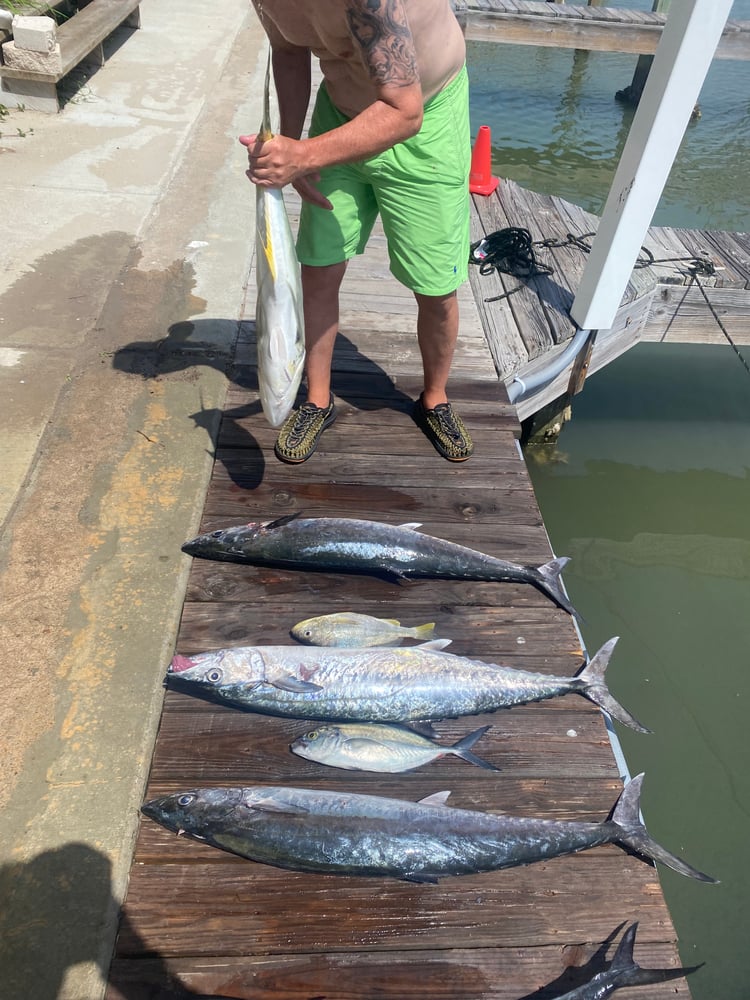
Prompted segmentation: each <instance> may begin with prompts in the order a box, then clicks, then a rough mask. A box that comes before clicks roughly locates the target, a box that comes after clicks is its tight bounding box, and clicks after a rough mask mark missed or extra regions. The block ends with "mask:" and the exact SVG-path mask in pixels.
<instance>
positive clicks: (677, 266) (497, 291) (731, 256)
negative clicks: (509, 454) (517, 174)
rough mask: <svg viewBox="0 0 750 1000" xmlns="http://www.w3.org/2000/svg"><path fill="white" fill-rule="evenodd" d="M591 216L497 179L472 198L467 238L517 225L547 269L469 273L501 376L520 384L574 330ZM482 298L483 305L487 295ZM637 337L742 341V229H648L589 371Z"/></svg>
mask: <svg viewBox="0 0 750 1000" xmlns="http://www.w3.org/2000/svg"><path fill="white" fill-rule="evenodd" d="M598 225H599V218H598V216H596V215H593V214H592V213H590V212H586V211H584V210H583V209H582V208H580V207H579V206H577V205H573V204H571V203H570V202H568V201H565V199H563V198H558V197H556V196H554V195H547V194H539V193H537V192H534V191H528V190H526V189H525V188H522V187H520V186H519V185H518V184H516V183H515V182H514V181H512V180H508V179H505V178H501V180H500V184H499V185H498V187H497V188H496V190H495V192H494V193H493V194H492V195H490V196H488V197H484V196H482V195H474V196H473V210H472V237H471V238H472V240H473V241H477V240H479V239H481V238H482V237H483V236H486V235H488V234H491V233H495V232H498V231H500V230H503V229H506V228H512V227H518V228H522V229H526V230H527V231H528V232H529V235H530V237H531V240H532V241H533V252H534V255H535V257H536V258H537V260H538V263H539V265H541V266H543V267H545V268H549V269H551V273H540V274H538V275H536V276H534V275H532V276H530V277H524V276H521V277H518V276H516V275H515V274H512V273H503V272H498V271H497V270H493V271H492V272H491V273H489V274H481V273H480V268H479V267H478V266H472V267H471V268H470V269H469V279H470V282H471V285H472V288H473V290H474V295H475V297H476V299H477V302H478V304H479V307H480V313H481V317H482V323H483V324H484V329H485V334H486V336H487V342H488V344H489V347H490V351H491V353H492V357H493V360H494V363H495V368H496V370H497V373H498V375H499V377H500V379H501V380H502V381H503V382H504V383H505V385H506V386H510V385H511V383H512V382H513V380H514V379H515V378H520V379H522V380H523V381H524V382H527V381H528V380H529V379H530V378H531V377H533V376H534V375H535V374H536V373H538V372H539V371H540V370H542V369H544V368H546V367H547V366H549V364H550V362H551V361H552V360H553V359H554V358H555V356H556V355H558V354H560V353H562V352H563V350H564V349H565V346H566V344H567V343H569V341H570V340H571V338H572V337H573V335H574V333H575V332H576V326H575V324H574V323H573V321H572V320H571V318H570V315H569V310H570V307H571V305H572V303H573V299H574V297H575V293H576V290H577V289H578V287H579V284H580V281H581V276H582V274H583V270H584V268H585V266H586V261H587V247H590V245H591V242H592V239H593V236H594V234H595V233H596V230H597V228H598ZM488 299H490V300H492V301H487V300H488ZM638 341H651V342H665V341H666V342H669V343H694V344H695V343H700V344H733V345H734V346H737V347H739V346H744V347H747V346H748V345H749V344H750V233H744V232H742V233H726V232H715V231H705V230H694V229H675V228H669V227H663V226H652V227H651V228H650V229H649V230H648V232H647V234H646V237H645V239H644V241H643V248H642V251H641V253H640V255H639V261H638V262H637V264H636V267H635V268H634V270H633V272H632V274H631V277H630V281H629V282H628V285H627V288H626V290H625V294H624V295H623V298H622V302H621V304H620V307H619V309H618V311H617V315H616V318H615V322H614V324H613V326H612V328H611V329H609V330H599V331H597V335H596V341H595V343H594V347H593V352H592V354H591V358H590V360H589V363H588V369H587V372H588V375H592V374H594V372H597V371H599V370H600V369H601V368H603V367H604V366H605V365H607V364H609V362H610V361H613V360H614V359H615V358H617V357H618V356H619V355H620V354H622V353H624V352H625V351H626V350H628V349H629V348H630V347H632V346H633V345H634V344H636V343H637V342H638ZM569 381H570V366H568V367H567V368H566V369H565V370H564V371H563V372H561V373H560V375H558V376H557V377H556V378H555V379H553V380H552V381H550V382H549V383H546V384H545V385H543V386H542V387H541V388H540V389H539V390H537V391H536V392H534V393H530V394H528V395H526V396H524V398H523V399H521V400H519V401H518V403H517V413H518V416H519V417H520V419H522V420H523V419H525V418H526V417H528V416H531V415H532V414H534V413H536V412H537V411H538V410H540V409H541V408H542V407H544V406H546V405H548V404H550V403H552V402H553V401H555V400H558V399H560V398H561V397H563V396H565V394H566V393H567V390H568V383H569Z"/></svg>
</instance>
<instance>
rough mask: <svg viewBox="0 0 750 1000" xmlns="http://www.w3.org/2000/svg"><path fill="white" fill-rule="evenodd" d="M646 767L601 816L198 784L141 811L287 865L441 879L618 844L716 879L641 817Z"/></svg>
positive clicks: (214, 842)
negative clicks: (581, 818) (535, 815)
mask: <svg viewBox="0 0 750 1000" xmlns="http://www.w3.org/2000/svg"><path fill="white" fill-rule="evenodd" d="M642 778H643V775H639V776H638V777H637V778H634V779H633V780H632V781H631V782H630V783H629V784H628V785H626V786H625V788H624V790H623V792H622V794H621V795H620V797H619V799H618V800H617V803H616V805H615V807H614V811H613V813H612V818H611V819H607V820H604V821H603V822H600V823H584V822H577V821H561V820H545V819H528V818H525V817H518V816H508V815H505V814H500V815H494V814H492V813H481V812H475V811H472V810H468V809H451V808H449V807H448V806H446V805H444V803H445V800H446V798H447V796H448V794H449V793H447V792H439V793H437V794H435V795H430V796H428V797H427V798H425V799H421V800H420V801H419V802H409V801H404V800H402V799H390V798H383V797H380V796H376V795H356V794H352V793H348V792H335V791H322V790H314V789H307V788H288V787H273V786H270V787H263V786H253V787H249V788H202V789H190V790H188V791H183V792H176V793H174V794H172V795H165V796H164V797H163V798H157V799H153V800H152V801H150V802H147V803H145V804H144V805H143V806H142V807H141V809H142V812H143V813H144V814H145V815H146V816H148V817H149V818H150V819H153V820H155V821H156V822H157V823H161V825H162V826H165V827H166V828H167V829H169V830H174V831H175V832H176V833H184V834H187V835H188V836H189V837H193V838H196V839H198V840H200V841H202V842H204V843H207V844H209V845H211V846H213V847H218V848H220V849H222V850H225V851H229V852H231V853H232V854H238V855H240V856H241V857H244V858H249V859H251V860H253V861H259V862H262V863H264V864H269V865H274V866H276V867H278V868H286V869H289V870H291V871H303V872H318V873H324V874H337V875H358V876H370V877H383V876H390V877H392V878H399V879H405V880H407V881H410V882H436V881H437V880H438V879H439V878H442V877H443V876H447V875H474V874H477V873H479V872H490V871H496V870H498V869H501V868H512V867H515V866H518V865H528V864H533V863H534V862H535V861H544V860H548V859H549V858H555V857H559V856H561V855H565V854H574V853H577V852H578V851H585V850H587V849H588V848H591V847H598V846H601V845H603V844H619V845H620V846H622V847H624V848H626V849H629V850H631V851H635V852H636V853H638V854H640V855H642V856H644V857H646V858H650V859H651V860H653V861H660V862H661V863H662V864H665V865H667V866H668V867H670V868H672V869H674V871H677V872H679V873H680V874H681V875H686V876H688V877H690V878H695V879H698V880H700V881H702V882H714V881H715V879H713V878H711V876H710V875H706V874H704V873H703V872H700V871H698V870H697V869H696V868H693V867H692V866H691V865H689V864H687V863H686V862H684V861H682V860H681V859H680V858H678V857H677V856H676V855H674V854H671V853H670V852H669V851H667V850H665V849H664V848H663V847H661V846H660V845H659V844H657V843H656V841H654V840H653V839H652V838H651V837H650V836H649V834H648V831H647V830H646V827H645V826H644V825H643V823H641V821H640V816H639V801H640V788H641V781H642Z"/></svg>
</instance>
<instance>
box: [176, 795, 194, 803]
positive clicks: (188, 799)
mask: <svg viewBox="0 0 750 1000" xmlns="http://www.w3.org/2000/svg"><path fill="white" fill-rule="evenodd" d="M194 798H195V796H194V795H191V794H187V795H181V796H180V797H179V799H177V805H178V806H189V805H190V803H191V802H192V801H193V799H194Z"/></svg>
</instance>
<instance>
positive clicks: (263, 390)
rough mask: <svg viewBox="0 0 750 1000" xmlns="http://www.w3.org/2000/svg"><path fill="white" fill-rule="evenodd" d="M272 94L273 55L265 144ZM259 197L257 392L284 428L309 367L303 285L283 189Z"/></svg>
mask: <svg viewBox="0 0 750 1000" xmlns="http://www.w3.org/2000/svg"><path fill="white" fill-rule="evenodd" d="M269 89H270V54H269V61H268V66H267V67H266V82H265V91H264V94H263V122H262V124H261V128H260V132H259V133H258V141H260V142H267V141H268V140H269V139H271V138H272V137H273V133H272V132H271V115H270V110H269ZM255 191H256V204H255V224H256V241H255V250H256V252H255V273H256V278H257V299H256V306H255V335H256V343H257V354H258V391H259V394H260V401H261V406H262V407H263V413H264V414H265V417H266V419H267V420H268V422H269V424H270V425H271V426H272V427H280V426H281V424H283V422H284V421H285V420H286V418H287V417H288V416H289V414H290V413H291V411H292V407H293V405H294V401H295V398H296V396H297V390H298V388H299V384H300V382H301V380H302V372H303V368H304V363H305V333H304V318H303V312H302V283H301V280H300V266H299V261H298V260H297V254H296V252H295V249H294V237H293V236H292V230H291V227H290V225H289V218H288V216H287V214H286V208H285V207H284V197H283V195H282V193H281V189H279V188H270V187H262V186H256V189H255Z"/></svg>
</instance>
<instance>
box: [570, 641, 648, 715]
mask: <svg viewBox="0 0 750 1000" xmlns="http://www.w3.org/2000/svg"><path fill="white" fill-rule="evenodd" d="M618 638H619V637H618V636H615V637H614V638H613V639H610V640H609V641H608V642H605V643H604V645H603V646H602V647H601V649H600V650H599V651H598V653H596V654H595V655H594V657H593V659H592V660H590V661H589V662H588V663H587V664H586V666H585V667H584V668H583V670H581V671H580V673H578V674H577V675H576V680H577V681H578V682H579V684H580V687H578V691H579V693H580V694H582V695H583V696H584V697H585V698H588V699H589V701H593V702H594V704H595V705H598V706H599V708H603V709H604V711H605V712H607V713H608V714H609V715H611V716H612V718H613V719H617V721H618V722H621V723H622V724H623V725H624V726H629V727H630V729H635V731H636V732H637V733H650V732H651V730H650V729H647V728H646V727H645V726H643V725H641V723H640V722H639V721H638V720H637V719H636V718H635V716H634V715H631V714H630V712H628V710H627V709H626V708H623V706H622V705H621V704H620V703H619V701H617V699H616V698H615V697H614V696H613V695H612V694H611V693H610V690H609V688H608V687H607V683H606V681H605V680H604V675H605V673H606V670H607V667H608V665H609V660H610V657H611V656H612V650H613V649H614V648H615V645H616V644H617V640H618Z"/></svg>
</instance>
